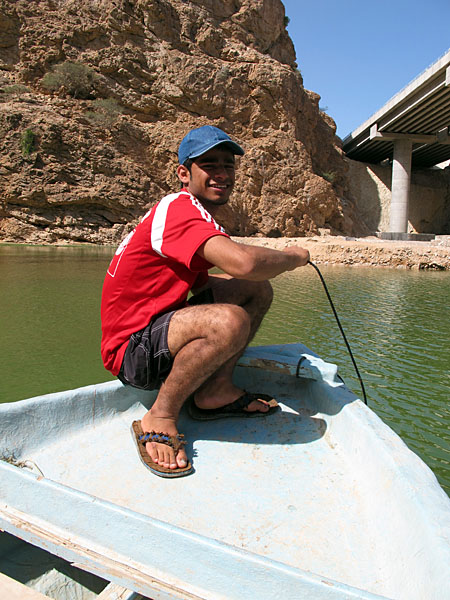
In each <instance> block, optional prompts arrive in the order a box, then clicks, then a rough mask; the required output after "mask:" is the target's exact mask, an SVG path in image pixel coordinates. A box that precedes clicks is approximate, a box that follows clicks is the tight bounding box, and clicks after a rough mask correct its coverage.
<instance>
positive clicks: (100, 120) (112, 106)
mask: <svg viewBox="0 0 450 600" xmlns="http://www.w3.org/2000/svg"><path fill="white" fill-rule="evenodd" d="M92 108H93V110H90V111H87V112H86V113H85V116H86V118H87V119H88V121H90V122H91V123H93V124H94V125H97V126H99V127H110V126H111V125H112V124H113V123H114V122H115V121H116V119H117V117H118V116H119V115H120V114H121V113H122V112H123V108H122V107H121V106H120V104H119V103H118V102H117V100H115V99H114V98H106V99H104V100H94V102H93V103H92Z"/></svg>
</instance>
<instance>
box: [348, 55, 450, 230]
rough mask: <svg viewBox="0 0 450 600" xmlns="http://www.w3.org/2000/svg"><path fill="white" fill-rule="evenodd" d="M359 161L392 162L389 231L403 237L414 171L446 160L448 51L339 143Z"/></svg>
mask: <svg viewBox="0 0 450 600" xmlns="http://www.w3.org/2000/svg"><path fill="white" fill-rule="evenodd" d="M343 149H344V152H345V153H346V155H347V156H348V157H349V158H351V159H353V160H359V161H362V162H367V163H372V164H378V163H382V162H383V161H387V160H388V161H392V189H391V193H392V197H391V212H390V232H388V233H386V234H384V235H383V237H390V238H392V239H399V238H402V237H407V231H408V205H409V190H410V180H411V169H412V168H417V169H420V168H426V167H432V166H434V165H437V164H439V163H441V162H444V161H446V160H449V159H450V50H448V51H447V52H446V53H445V54H444V55H443V56H442V57H441V58H440V59H438V60H437V61H436V62H435V63H433V64H432V65H431V66H430V67H428V69H426V70H425V71H424V72H423V73H421V74H420V75H419V76H418V77H416V78H415V79H414V80H413V81H412V82H411V83H410V84H408V85H407V86H406V87H405V88H403V89H402V90H401V91H400V92H398V94H396V95H395V96H394V97H393V98H392V99H391V100H389V102H387V103H386V104H385V105H384V106H383V107H382V108H381V109H380V110H379V111H377V112H376V113H375V114H374V115H373V116H372V117H370V119H368V120H367V121H366V122H365V123H363V124H362V125H360V126H359V127H358V128H357V129H355V130H354V131H352V133H350V134H349V135H348V136H347V137H346V138H345V139H344V140H343Z"/></svg>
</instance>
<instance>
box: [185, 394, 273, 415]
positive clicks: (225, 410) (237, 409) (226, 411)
mask: <svg viewBox="0 0 450 600" xmlns="http://www.w3.org/2000/svg"><path fill="white" fill-rule="evenodd" d="M253 400H266V401H267V402H268V403H269V410H268V411H266V412H261V411H260V410H252V411H249V410H245V409H246V408H247V406H248V405H249V404H250V402H253ZM187 409H188V413H189V416H190V417H191V418H192V419H195V420H197V421H213V420H215V419H226V418H228V417H244V418H246V419H254V418H256V417H267V416H269V415H272V414H273V413H274V412H277V411H279V410H280V406H279V404H278V402H277V401H276V400H275V399H274V398H272V396H268V395H267V394H254V393H250V392H245V391H244V393H243V394H242V396H240V397H239V398H238V399H237V400H235V401H234V402H232V403H231V404H226V405H225V406H221V407H220V408H209V409H206V408H199V407H198V406H197V405H196V404H195V402H194V397H193V396H191V397H190V398H189V400H188V402H187Z"/></svg>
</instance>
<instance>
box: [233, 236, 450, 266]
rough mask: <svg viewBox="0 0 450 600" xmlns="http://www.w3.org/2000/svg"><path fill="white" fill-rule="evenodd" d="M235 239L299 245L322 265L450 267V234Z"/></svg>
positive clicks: (279, 247) (271, 245) (280, 246)
mask: <svg viewBox="0 0 450 600" xmlns="http://www.w3.org/2000/svg"><path fill="white" fill-rule="evenodd" d="M233 239H235V240H236V241H239V242H242V243H244V244H255V245H258V246H266V247H269V248H275V249H277V250H282V249H283V248H286V247H287V246H291V245H294V244H299V245H300V246H303V247H304V248H307V249H308V250H309V252H310V254H311V260H312V261H313V262H314V263H317V264H322V265H350V266H355V267H362V266H366V267H392V268H399V269H430V270H439V271H448V270H450V236H437V237H436V239H435V240H433V241H430V242H416V241H414V242H413V241H408V242H398V241H387V240H380V239H379V238H377V237H366V238H347V237H342V236H323V237H310V238H306V237H299V238H258V237H251V238H250V237H247V238H245V237H244V238H233Z"/></svg>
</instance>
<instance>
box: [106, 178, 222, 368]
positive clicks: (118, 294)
mask: <svg viewBox="0 0 450 600" xmlns="http://www.w3.org/2000/svg"><path fill="white" fill-rule="evenodd" d="M215 235H227V234H226V233H225V231H224V230H223V229H222V227H220V225H218V224H217V223H216V222H215V221H214V219H213V218H212V216H211V215H210V214H209V213H208V211H207V210H205V208H204V207H203V206H202V205H201V204H200V202H199V201H198V200H197V199H196V198H195V197H194V196H192V194H190V193H189V192H188V191H187V190H185V189H183V190H181V191H180V192H178V193H176V194H170V195H169V196H166V197H165V198H163V199H162V200H161V201H160V202H158V204H156V206H154V207H153V208H152V209H151V210H150V211H149V212H148V213H147V214H146V215H145V216H144V217H143V218H142V220H141V222H140V223H139V225H138V226H137V227H136V229H134V231H132V232H131V233H130V234H129V235H128V236H127V237H126V238H125V239H124V240H123V242H122V243H121V244H120V246H119V247H118V248H117V250H116V253H115V255H114V258H113V259H112V261H111V264H110V265H109V268H108V271H107V273H106V277H105V281H104V284H103V292H102V305H101V317H102V344H101V353H102V359H103V363H104V365H105V367H106V368H107V369H108V370H109V371H111V372H112V373H113V375H117V373H118V372H119V370H120V367H121V365H122V360H123V355H124V353H125V350H126V347H127V345H128V342H129V339H130V337H131V335H132V334H133V333H135V332H137V331H139V330H140V329H142V328H144V327H146V326H147V325H148V324H149V323H150V321H151V319H152V318H153V317H155V316H156V315H159V314H161V313H165V312H169V311H170V310H174V309H177V308H182V307H183V306H184V305H185V303H186V299H187V296H188V292H189V291H190V290H191V289H192V288H193V287H201V286H202V285H204V284H205V283H207V280H208V269H209V268H211V267H212V266H213V265H211V264H210V263H209V262H207V261H206V260H204V259H202V258H201V257H200V256H199V255H198V254H196V252H197V250H198V249H199V247H200V246H201V245H202V244H203V243H204V242H206V240H207V239H209V238H211V237H213V236H215Z"/></svg>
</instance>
